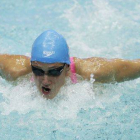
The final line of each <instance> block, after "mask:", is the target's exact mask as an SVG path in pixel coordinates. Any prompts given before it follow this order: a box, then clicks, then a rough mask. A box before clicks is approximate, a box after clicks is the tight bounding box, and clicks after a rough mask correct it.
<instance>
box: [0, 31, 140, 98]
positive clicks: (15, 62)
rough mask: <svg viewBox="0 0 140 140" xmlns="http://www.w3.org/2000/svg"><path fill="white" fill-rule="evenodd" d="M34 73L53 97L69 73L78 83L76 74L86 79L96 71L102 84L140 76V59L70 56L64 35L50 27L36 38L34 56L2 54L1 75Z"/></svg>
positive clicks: (11, 77)
mask: <svg viewBox="0 0 140 140" xmlns="http://www.w3.org/2000/svg"><path fill="white" fill-rule="evenodd" d="M31 72H33V78H34V81H35V83H36V86H37V87H38V89H39V91H40V93H41V94H43V95H44V96H45V97H46V98H48V99H52V98H54V97H55V96H56V95H57V93H58V92H59V89H60V88H61V87H62V86H63V85H64V83H65V78H66V77H67V76H71V79H72V82H73V83H76V82H77V79H76V75H75V74H78V75H80V76H82V77H83V78H84V79H90V76H91V74H93V75H94V79H95V82H101V83H113V82H123V81H126V80H132V79H135V78H138V77H139V76H140V59H137V60H122V59H105V58H97V57H92V58H87V59H80V58H76V57H72V58H70V57H69V49H68V46H67V43H66V41H65V39H64V37H63V36H62V35H60V34H58V33H57V32H56V31H53V30H47V31H45V32H43V33H42V34H41V35H39V37H37V39H36V40H35V41H34V43H33V46H32V52H31V58H29V57H27V56H23V55H7V54H3V55H0V74H1V76H2V77H4V78H5V79H7V80H16V79H17V78H18V77H21V76H24V75H26V74H29V73H31Z"/></svg>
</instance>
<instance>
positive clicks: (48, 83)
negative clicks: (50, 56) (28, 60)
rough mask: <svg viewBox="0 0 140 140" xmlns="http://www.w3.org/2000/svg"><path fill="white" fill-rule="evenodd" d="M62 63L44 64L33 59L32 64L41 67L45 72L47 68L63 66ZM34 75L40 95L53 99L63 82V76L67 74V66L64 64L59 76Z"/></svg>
mask: <svg viewBox="0 0 140 140" xmlns="http://www.w3.org/2000/svg"><path fill="white" fill-rule="evenodd" d="M63 65H64V64H63V63H53V64H46V63H41V62H37V61H34V62H32V66H34V67H36V68H39V69H42V70H43V71H45V73H47V71H48V70H50V69H54V68H58V67H61V66H63ZM33 75H34V80H35V83H36V86H37V88H38V90H39V91H40V93H41V95H43V97H45V98H47V99H53V98H54V97H55V96H56V95H57V94H58V92H59V90H60V88H61V87H62V86H63V85H64V84H65V78H66V77H67V76H68V75H69V66H68V65H65V66H64V69H63V71H62V73H61V74H60V75H59V76H48V75H47V74H45V75H43V76H36V75H35V74H33Z"/></svg>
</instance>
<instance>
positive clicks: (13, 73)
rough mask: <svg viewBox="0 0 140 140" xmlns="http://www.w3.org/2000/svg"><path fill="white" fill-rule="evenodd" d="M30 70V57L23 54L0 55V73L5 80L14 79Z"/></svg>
mask: <svg viewBox="0 0 140 140" xmlns="http://www.w3.org/2000/svg"><path fill="white" fill-rule="evenodd" d="M30 72H31V66H30V58H29V57H27V56H23V55H7V54H3V55H0V75H1V76H2V77H3V78H5V79H7V80H16V79H17V78H18V77H20V76H23V75H26V74H28V73H30Z"/></svg>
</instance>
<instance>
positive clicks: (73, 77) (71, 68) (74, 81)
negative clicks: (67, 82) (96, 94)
mask: <svg viewBox="0 0 140 140" xmlns="http://www.w3.org/2000/svg"><path fill="white" fill-rule="evenodd" d="M70 62H71V64H70V71H71V76H70V77H71V81H72V83H74V84H75V83H77V77H76V70H75V63H74V59H73V57H71V58H70Z"/></svg>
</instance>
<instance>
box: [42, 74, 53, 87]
mask: <svg viewBox="0 0 140 140" xmlns="http://www.w3.org/2000/svg"><path fill="white" fill-rule="evenodd" d="M42 83H43V84H44V85H51V84H52V81H51V78H50V77H49V76H48V75H46V74H45V75H44V76H43V81H42Z"/></svg>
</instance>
